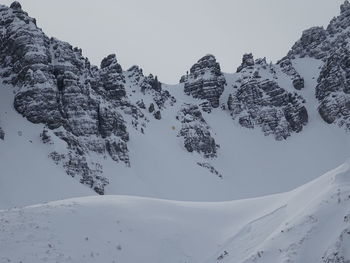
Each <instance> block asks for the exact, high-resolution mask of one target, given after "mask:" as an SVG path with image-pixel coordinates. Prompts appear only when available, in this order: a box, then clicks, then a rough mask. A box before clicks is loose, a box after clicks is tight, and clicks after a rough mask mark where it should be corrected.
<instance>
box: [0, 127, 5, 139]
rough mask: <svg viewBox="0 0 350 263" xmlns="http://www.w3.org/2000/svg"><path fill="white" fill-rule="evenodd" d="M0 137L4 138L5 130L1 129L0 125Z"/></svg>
mask: <svg viewBox="0 0 350 263" xmlns="http://www.w3.org/2000/svg"><path fill="white" fill-rule="evenodd" d="M0 139H1V140H4V139H5V132H4V131H3V129H2V128H1V127H0Z"/></svg>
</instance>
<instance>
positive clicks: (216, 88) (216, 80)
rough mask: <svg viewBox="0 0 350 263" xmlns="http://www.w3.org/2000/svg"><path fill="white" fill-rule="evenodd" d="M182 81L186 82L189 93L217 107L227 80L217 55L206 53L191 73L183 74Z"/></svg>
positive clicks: (186, 89)
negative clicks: (216, 57)
mask: <svg viewBox="0 0 350 263" xmlns="http://www.w3.org/2000/svg"><path fill="white" fill-rule="evenodd" d="M180 83H184V91H185V93H186V94H187V95H191V96H193V97H194V98H199V99H204V100H207V101H208V102H209V103H210V105H211V107H213V108H217V107H219V99H220V96H221V94H222V93H223V91H224V86H225V84H226V80H225V77H224V75H223V74H222V72H221V69H220V64H219V63H218V62H216V59H215V57H214V56H213V55H206V56H204V57H203V58H201V59H200V60H198V62H197V63H196V64H194V65H193V66H192V67H191V69H190V74H187V75H185V76H183V77H182V78H181V80H180Z"/></svg>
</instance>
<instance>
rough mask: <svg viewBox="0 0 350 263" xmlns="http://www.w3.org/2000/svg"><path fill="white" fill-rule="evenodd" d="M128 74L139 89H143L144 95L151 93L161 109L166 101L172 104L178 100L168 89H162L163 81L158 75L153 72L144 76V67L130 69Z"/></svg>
mask: <svg viewBox="0 0 350 263" xmlns="http://www.w3.org/2000/svg"><path fill="white" fill-rule="evenodd" d="M126 76H127V78H128V79H129V80H130V82H131V83H132V84H133V85H134V86H135V87H136V88H137V89H140V90H141V92H142V94H143V95H146V94H147V95H150V96H151V97H152V100H153V101H154V102H155V103H156V105H157V106H158V108H159V109H163V108H164V107H165V104H166V102H170V105H173V104H174V103H175V102H176V100H175V98H174V97H173V96H171V94H170V93H169V92H168V91H167V90H163V89H162V83H161V82H159V81H158V78H157V76H153V75H152V74H150V75H148V76H144V75H143V72H142V69H140V68H139V67H138V66H133V67H131V68H130V69H128V71H127V72H126ZM141 105H142V104H141ZM143 107H144V105H142V106H141V108H143ZM153 107H154V105H153ZM153 110H154V109H153Z"/></svg>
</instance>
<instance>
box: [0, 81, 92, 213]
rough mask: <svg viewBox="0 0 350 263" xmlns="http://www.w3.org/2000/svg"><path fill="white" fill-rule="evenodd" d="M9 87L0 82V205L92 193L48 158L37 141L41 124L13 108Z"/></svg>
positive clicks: (44, 149) (27, 203) (12, 205)
mask: <svg viewBox="0 0 350 263" xmlns="http://www.w3.org/2000/svg"><path fill="white" fill-rule="evenodd" d="M12 91H13V88H12V87H5V86H0V121H1V127H2V129H3V130H4V132H5V139H4V140H0V160H1V161H0V162H1V165H0V167H1V172H0V207H1V208H8V207H14V206H18V205H21V206H23V205H29V204H34V203H39V202H43V201H53V200H60V199H65V198H71V197H78V196H86V195H93V194H94V192H93V191H92V190H90V189H89V188H86V187H84V186H83V185H81V184H79V183H77V182H76V181H75V180H74V179H73V178H71V177H69V176H67V175H66V173H65V171H64V170H63V169H62V168H60V167H59V166H57V165H55V164H54V163H53V162H50V161H49V159H48V154H49V149H48V148H47V146H46V145H44V144H43V143H41V142H40V141H41V140H40V133H41V131H42V128H43V125H35V124H32V123H31V122H29V121H27V120H26V119H24V118H23V117H22V116H21V115H20V114H18V113H17V112H16V111H15V109H14V108H13V93H12Z"/></svg>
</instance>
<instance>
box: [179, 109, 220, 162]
mask: <svg viewBox="0 0 350 263" xmlns="http://www.w3.org/2000/svg"><path fill="white" fill-rule="evenodd" d="M176 118H177V119H178V120H179V121H180V122H181V123H182V128H181V130H180V131H179V133H178V136H179V137H183V138H184V146H185V148H186V149H187V151H189V152H197V153H200V154H202V155H203V156H204V157H205V158H214V157H216V154H217V149H218V148H219V145H217V144H216V143H215V139H214V138H213V137H212V136H211V133H210V131H209V129H210V128H209V126H208V124H207V123H206V121H205V120H204V118H203V115H202V112H201V111H200V109H199V107H198V106H195V105H191V104H184V105H183V107H182V109H181V111H179V112H178V114H177V116H176Z"/></svg>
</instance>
